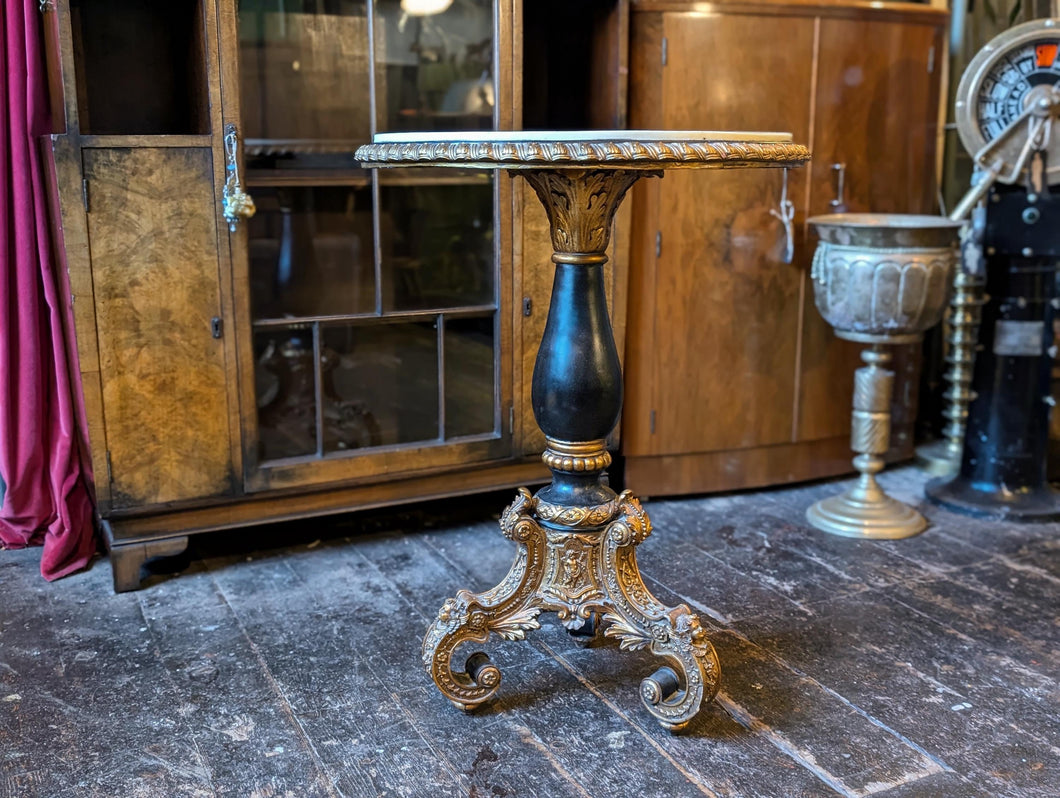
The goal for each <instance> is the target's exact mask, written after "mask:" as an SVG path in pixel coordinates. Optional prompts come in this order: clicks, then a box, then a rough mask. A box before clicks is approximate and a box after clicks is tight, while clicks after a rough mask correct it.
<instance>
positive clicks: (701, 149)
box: [354, 140, 810, 171]
mask: <svg viewBox="0 0 1060 798" xmlns="http://www.w3.org/2000/svg"><path fill="white" fill-rule="evenodd" d="M354 157H355V158H356V159H357V160H358V161H360V162H361V164H362V165H364V166H366V167H372V166H396V165H417V164H418V165H421V166H465V167H480V168H503V169H534V168H541V167H559V168H563V167H566V168H574V169H580V168H607V167H613V168H616V169H643V170H648V171H654V170H658V169H662V168H667V169H673V168H681V167H686V168H699V169H702V168H710V167H714V168H737V167H740V168H746V167H755V166H758V167H789V166H802V165H803V164H805V163H806V162H808V161H809V160H810V151H809V150H808V149H807V148H806V147H804V146H803V145H801V144H793V143H790V142H780V141H778V142H768V141H767V142H762V141H724V140H716V141H599V142H598V141H475V142H471V141H452V142H437V141H422V142H384V143H374V144H364V145H362V146H361V147H358V148H357V151H356V153H354Z"/></svg>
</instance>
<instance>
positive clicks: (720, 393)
mask: <svg viewBox="0 0 1060 798" xmlns="http://www.w3.org/2000/svg"><path fill="white" fill-rule="evenodd" d="M946 20H947V14H946V12H945V11H943V10H940V9H937V8H934V7H932V6H931V5H928V4H918V3H902V2H896V3H883V4H879V3H867V2H804V1H803V0H788V1H786V2H780V1H779V0H778V1H777V2H764V1H763V2H760V1H756V2H710V3H702V2H677V1H676V0H641V1H640V2H634V3H633V5H632V14H631V22H630V27H631V32H632V33H631V50H630V87H629V100H630V125H631V127H636V126H642V125H646V124H649V123H650V124H652V125H654V126H656V127H660V128H670V129H675V130H679V129H691V128H696V127H703V128H710V129H726V128H731V129H740V128H753V129H759V130H791V131H792V132H793V133H794V135H795V140H796V141H798V142H802V143H805V144H807V145H808V146H809V147H810V150H811V152H812V153H813V161H812V163H811V164H810V166H808V167H807V168H805V169H797V170H792V171H791V172H790V173H789V175H788V186H787V191H788V198H789V199H790V200H791V202H792V203H793V205H794V211H795V215H794V220H793V222H794V223H793V230H792V232H793V235H794V257H793V259H792V262H790V263H788V262H785V248H786V246H785V245H786V238H785V230H784V225H783V224H782V223H781V221H779V220H778V218H777V217H776V216H775V215H773V214H771V213H770V211H772V210H777V209H778V208H779V203H780V200H781V195H782V190H783V175H782V174H780V173H779V172H747V173H739V172H715V173H711V174H710V175H707V176H705V177H704V179H701V180H700V181H699V182H695V181H692V180H689V179H687V177H686V176H684V175H680V174H675V175H671V176H670V177H669V178H668V179H667V180H665V181H658V182H656V183H651V182H649V183H645V184H644V185H640V186H637V187H635V189H634V192H633V203H632V205H633V212H632V219H633V222H632V246H631V256H630V282H629V306H628V315H627V320H626V322H627V327H626V331H627V338H626V358H627V362H626V401H625V410H624V414H623V419H622V421H623V427H622V452H623V454H624V456H625V465H626V472H625V474H626V485H627V487H629V488H631V489H633V490H635V491H637V492H639V493H641V494H644V495H674V494H682V493H697V492H706V491H714V490H733V489H739V488H749V487H756V486H762V485H769V484H779V483H784V482H793V481H799V480H805V479H812V478H818V477H824V476H831V475H835V474H841V473H844V472H848V471H850V446H849V443H850V437H849V436H850V401H851V393H852V383H851V378H850V375H851V373H852V371H853V369H854V367H855V365H856V363H857V347H856V346H854V345H852V344H850V343H848V342H845V341H841V340H839V339H837V338H836V337H835V336H834V334H833V333H832V331H831V329H830V328H829V327H828V325H827V324H826V323H825V322H824V321H823V320H822V319H821V317H820V315H819V314H818V312H817V310H816V308H815V307H814V304H813V292H812V290H811V286H810V285H809V282H808V281H809V269H810V258H811V256H812V254H813V243H814V242H813V240H812V238H811V236H810V235H809V232H808V230H807V229H806V225H805V220H806V218H807V217H809V216H812V215H814V214H819V213H827V212H829V211H832V210H835V205H834V204H833V202H834V201H836V200H837V196H836V185H835V182H836V177H837V174H836V172H837V170H836V169H834V168H833V164H843V165H844V167H845V168H844V184H845V185H844V190H845V195H844V197H843V198H840V199H841V200H845V205H846V206H847V209H849V210H850V211H869V210H871V211H875V212H888V211H889V212H908V213H925V212H926V213H931V212H932V211H933V210H934V209H935V205H936V201H935V197H936V176H935V165H936V151H937V139H938V135H937V134H938V118H939V97H940V88H941V85H942V81H943V71H944V70H943V65H944V62H945V51H944V46H945V40H944V30H945V23H946ZM895 368H896V371H897V372H898V375H899V376H898V381H897V385H896V390H895V396H896V399H895V406H894V410H893V412H894V434H893V438H892V440H893V444H894V445H893V448H892V451H891V453H890V457H891V459H898V458H903V457H908V456H911V455H912V445H913V434H912V433H913V423H914V421H915V416H916V405H917V396H916V393H917V382H918V375H919V351H918V350H916V349H915V348H910V347H899V348H898V351H896V362H895Z"/></svg>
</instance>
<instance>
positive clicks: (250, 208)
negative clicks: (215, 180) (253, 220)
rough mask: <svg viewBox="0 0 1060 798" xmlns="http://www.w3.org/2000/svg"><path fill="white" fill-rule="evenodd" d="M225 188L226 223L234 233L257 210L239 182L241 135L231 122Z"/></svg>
mask: <svg viewBox="0 0 1060 798" xmlns="http://www.w3.org/2000/svg"><path fill="white" fill-rule="evenodd" d="M224 144H225V187H224V193H223V194H222V196H221V205H222V208H223V210H224V215H225V221H226V222H228V230H229V232H232V233H234V232H235V231H236V226H237V225H238V224H239V221H240V220H241V219H249V218H250V217H251V216H253V215H254V211H255V210H257V209H256V208H255V207H254V198H253V197H251V196H250V195H249V194H248V193H247V192H245V191H244V190H243V186H242V184H241V183H240V182H239V134H238V133H237V132H236V126H235V125H233V124H232V123H231V122H229V123H228V124H227V125H225V139H224Z"/></svg>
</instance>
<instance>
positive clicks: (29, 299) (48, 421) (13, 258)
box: [0, 0, 96, 579]
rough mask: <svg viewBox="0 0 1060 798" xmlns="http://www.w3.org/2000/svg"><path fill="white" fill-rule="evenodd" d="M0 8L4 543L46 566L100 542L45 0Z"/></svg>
mask: <svg viewBox="0 0 1060 798" xmlns="http://www.w3.org/2000/svg"><path fill="white" fill-rule="evenodd" d="M0 7H2V8H3V12H2V16H0V65H2V66H3V74H2V75H0V478H2V479H3V485H4V488H3V498H2V500H0V545H2V546H3V547H4V548H22V547H24V546H31V545H39V544H43V545H44V552H43V556H42V558H41V574H43V575H44V577H45V578H47V579H57V578H59V577H60V576H65V575H66V574H69V573H71V572H73V571H76V570H79V569H81V568H84V567H85V566H86V565H87V564H88V562H89V560H90V559H91V558H92V555H93V553H94V552H95V551H96V538H95V532H94V529H93V524H92V500H91V496H90V494H89V491H88V488H87V482H86V474H85V471H84V469H83V467H82V464H81V459H80V456H79V448H78V443H77V430H76V428H75V408H74V403H73V392H72V386H71V385H70V380H69V372H68V371H67V357H68V353H67V351H66V344H65V340H64V338H63V308H62V303H61V301H60V298H59V291H58V279H57V271H56V263H55V259H54V257H53V254H52V251H51V244H50V239H49V227H48V204H47V197H46V195H45V187H44V173H43V171H42V168H41V156H40V152H39V150H38V141H39V138H40V136H41V135H43V134H45V133H47V132H49V129H50V126H49V118H48V116H49V114H48V102H47V78H46V75H45V69H44V54H43V39H42V33H41V14H40V10H39V2H38V0H2V2H0Z"/></svg>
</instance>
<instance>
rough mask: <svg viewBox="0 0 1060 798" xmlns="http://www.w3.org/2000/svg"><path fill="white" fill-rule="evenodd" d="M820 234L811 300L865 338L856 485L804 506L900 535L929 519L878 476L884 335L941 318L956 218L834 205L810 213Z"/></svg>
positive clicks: (834, 523) (816, 521)
mask: <svg viewBox="0 0 1060 798" xmlns="http://www.w3.org/2000/svg"><path fill="white" fill-rule="evenodd" d="M809 223H810V224H811V225H813V226H814V228H815V229H816V231H817V234H818V236H819V238H820V241H819V243H818V246H817V251H816V253H815V254H814V258H813V270H812V280H813V289H814V298H815V301H816V304H817V309H818V310H819V311H820V313H821V315H822V316H823V317H824V319H825V321H827V322H828V323H829V324H831V325H832V327H833V328H835V333H836V335H837V336H839V337H840V338H845V339H847V340H850V341H857V342H859V343H863V344H867V345H868V346H867V347H866V349H865V350H864V351H863V352H862V353H861V359H862V360H863V361H865V363H866V365H865V366H863V367H862V368H859V369H858V370H857V371H856V372H855V374H854V412H853V416H852V418H851V425H850V426H851V430H850V437H851V448H852V449H853V450H854V451H855V452H857V457H855V458H854V467H855V468H856V469H857V470H858V472H859V477H858V481H857V482H856V483H855V485H854V486H853V487H851V488H850V489H849V490H847V491H846V492H845V493H842V494H840V495H838V496H832V497H830V498H827V499H822V500H821V501H818V502H816V503H815V504H814V505H813V506H812V507H810V508H809V510H807V511H806V518H807V520H808V521H809V522H810V523H811V524H813V526H815V527H817V528H818V529H821V530H823V531H825V532H830V533H832V534H835V535H843V536H845V537H854V538H891V539H894V538H904V537H910V536H912V535H916V534H919V533H920V532H922V531H923V530H924V529H925V528H926V527H927V521H926V520H925V519H924V517H923V516H922V515H920V513H918V512H917V511H916V510H914V509H913V508H912V507H910V506H909V505H907V504H903V503H902V502H900V501H898V500H897V499H894V498H892V497H890V496H888V495H887V494H886V493H884V491H883V489H882V488H880V486H879V484H878V483H877V481H876V474H878V473H879V472H880V471H882V470H883V467H884V462H883V454H884V453H885V452H886V451H887V449H888V448H889V447H890V438H891V413H890V405H891V394H892V391H893V387H894V372H893V371H891V370H890V369H888V368H887V367H886V366H887V364H888V363H889V362H890V360H891V353H890V352H889V351H887V350H886V349H885V348H884V347H885V346H886V345H888V344H904V343H912V342H915V341H919V340H920V338H921V336H922V335H923V334H924V332H925V331H926V330H927V329H928V328H930V327H932V326H933V325H935V324H937V323H938V322H939V321H940V320H941V319H942V314H943V312H944V311H945V309H946V305H947V302H948V300H949V288H950V285H951V278H952V273H953V269H954V266H955V264H956V260H957V239H958V232H959V230H960V227H961V223H960V222H954V221H951V220H950V219H947V218H945V217H936V216H911V215H902V214H873V213H841V214H831V215H826V216H815V217H812V218H811V219H809Z"/></svg>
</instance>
